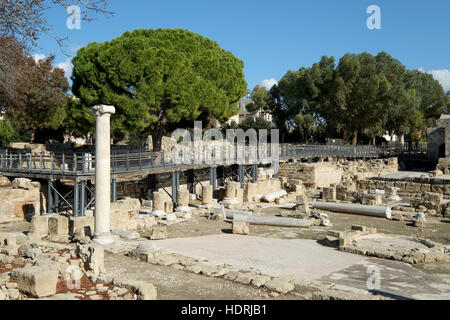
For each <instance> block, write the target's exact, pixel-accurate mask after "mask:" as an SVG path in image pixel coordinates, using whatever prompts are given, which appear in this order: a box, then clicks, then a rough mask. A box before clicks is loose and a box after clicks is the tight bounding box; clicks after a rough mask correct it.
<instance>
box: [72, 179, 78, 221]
mask: <svg viewBox="0 0 450 320" xmlns="http://www.w3.org/2000/svg"><path fill="white" fill-rule="evenodd" d="M79 191H80V184H79V182H78V180H75V182H74V184H73V216H74V217H78V216H79V215H80V211H79V204H80V199H79Z"/></svg>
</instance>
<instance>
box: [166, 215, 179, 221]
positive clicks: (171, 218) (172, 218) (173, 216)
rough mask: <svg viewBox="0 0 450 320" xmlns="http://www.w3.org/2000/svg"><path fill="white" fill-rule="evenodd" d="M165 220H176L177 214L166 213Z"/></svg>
mask: <svg viewBox="0 0 450 320" xmlns="http://www.w3.org/2000/svg"><path fill="white" fill-rule="evenodd" d="M166 221H170V222H175V221H177V216H176V215H175V214H174V213H170V214H168V215H166Z"/></svg>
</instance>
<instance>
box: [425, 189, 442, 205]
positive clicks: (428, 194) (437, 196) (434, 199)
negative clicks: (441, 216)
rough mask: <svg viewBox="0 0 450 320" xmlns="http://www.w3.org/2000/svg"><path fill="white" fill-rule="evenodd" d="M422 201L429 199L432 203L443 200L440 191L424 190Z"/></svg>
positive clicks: (439, 202) (438, 202)
mask: <svg viewBox="0 0 450 320" xmlns="http://www.w3.org/2000/svg"><path fill="white" fill-rule="evenodd" d="M422 200H423V201H429V202H431V203H434V204H438V205H439V204H442V201H443V200H444V198H443V194H442V193H435V192H424V193H423V195H422Z"/></svg>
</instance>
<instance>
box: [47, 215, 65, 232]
mask: <svg viewBox="0 0 450 320" xmlns="http://www.w3.org/2000/svg"><path fill="white" fill-rule="evenodd" d="M48 233H49V234H51V235H67V234H69V218H67V217H64V216H60V215H52V216H50V217H49V218H48Z"/></svg>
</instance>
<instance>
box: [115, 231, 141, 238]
mask: <svg viewBox="0 0 450 320" xmlns="http://www.w3.org/2000/svg"><path fill="white" fill-rule="evenodd" d="M111 234H113V235H116V236H119V237H121V238H123V239H127V240H136V239H139V238H140V237H141V236H140V235H139V233H137V232H132V231H125V230H120V229H112V230H111Z"/></svg>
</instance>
